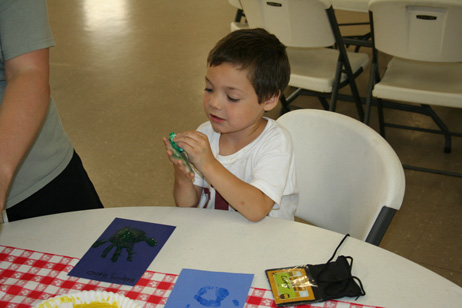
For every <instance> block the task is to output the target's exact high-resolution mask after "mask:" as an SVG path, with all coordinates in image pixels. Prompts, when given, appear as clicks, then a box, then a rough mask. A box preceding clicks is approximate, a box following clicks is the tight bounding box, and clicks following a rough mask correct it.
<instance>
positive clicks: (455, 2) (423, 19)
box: [369, 0, 462, 62]
mask: <svg viewBox="0 0 462 308" xmlns="http://www.w3.org/2000/svg"><path fill="white" fill-rule="evenodd" d="M369 11H371V12H372V15H373V27H374V41H375V47H376V48H377V49H378V50H381V51H383V52H385V53H387V54H389V55H392V56H396V57H401V58H405V59H412V60H418V61H432V62H461V61H462V34H461V33H462V1H461V0H370V2H369Z"/></svg>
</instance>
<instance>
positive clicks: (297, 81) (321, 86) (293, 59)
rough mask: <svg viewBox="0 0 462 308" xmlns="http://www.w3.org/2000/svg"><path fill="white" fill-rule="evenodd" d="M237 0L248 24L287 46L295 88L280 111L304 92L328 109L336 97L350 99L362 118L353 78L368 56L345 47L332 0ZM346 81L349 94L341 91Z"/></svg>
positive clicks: (365, 65)
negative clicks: (342, 93) (276, 38)
mask: <svg viewBox="0 0 462 308" xmlns="http://www.w3.org/2000/svg"><path fill="white" fill-rule="evenodd" d="M240 2H241V5H242V8H243V10H244V12H245V16H246V19H247V22H248V24H249V27H250V28H259V27H260V28H265V29H267V30H268V31H269V32H271V33H273V34H274V35H276V36H277V37H278V38H279V39H280V40H281V42H282V43H283V44H285V45H286V46H288V47H289V48H288V50H287V53H288V56H289V62H290V65H291V77H290V82H289V86H292V87H295V88H297V90H296V91H295V92H294V93H293V94H291V95H290V96H289V97H288V98H287V100H286V99H285V97H282V99H281V102H282V104H283V112H286V111H288V110H289V108H290V107H291V106H292V105H290V104H291V103H292V101H293V100H295V98H297V97H298V96H299V95H301V94H303V95H310V96H315V97H318V98H319V99H320V101H321V103H322V104H323V107H324V108H325V109H329V110H332V111H334V110H335V108H336V102H337V99H339V98H341V99H342V100H349V101H354V102H355V103H356V107H357V110H358V114H359V117H360V118H361V119H362V118H363V115H364V112H363V108H362V104H361V98H360V97H359V93H358V89H357V86H356V83H355V78H356V77H357V76H359V75H360V74H361V72H363V70H364V69H365V68H366V67H367V65H368V64H369V57H368V55H366V54H363V53H354V52H347V51H346V49H345V45H344V43H343V41H342V37H341V35H340V31H339V29H338V24H337V20H336V18H335V14H334V10H333V8H332V1H331V0H274V1H264V0H241V1H240ZM333 46H336V48H337V49H335V48H332V47H333ZM344 86H349V87H350V89H351V95H340V94H339V89H340V88H342V87H344ZM327 99H330V102H329V103H330V105H329V103H328V102H327Z"/></svg>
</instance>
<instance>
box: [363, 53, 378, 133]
mask: <svg viewBox="0 0 462 308" xmlns="http://www.w3.org/2000/svg"><path fill="white" fill-rule="evenodd" d="M376 70H377V63H375V62H372V64H371V73H370V77H369V87H368V89H367V100H366V114H365V115H364V124H366V125H369V121H370V117H371V108H372V100H373V97H372V90H373V89H374V85H375V71H376Z"/></svg>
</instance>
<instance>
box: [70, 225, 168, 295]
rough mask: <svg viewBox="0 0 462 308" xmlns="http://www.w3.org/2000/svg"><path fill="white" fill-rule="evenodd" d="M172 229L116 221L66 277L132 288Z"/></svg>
mask: <svg viewBox="0 0 462 308" xmlns="http://www.w3.org/2000/svg"><path fill="white" fill-rule="evenodd" d="M174 230H175V227H174V226H169V225H161V224H156V223H149V222H142V221H136V220H128V219H122V218H116V219H114V220H113V221H112V223H111V224H110V225H109V226H108V227H107V229H106V230H105V231H104V232H103V234H102V235H101V236H100V237H99V238H98V239H97V240H96V242H95V244H96V243H98V244H99V246H98V247H94V246H95V244H93V245H92V247H90V249H89V250H88V251H87V252H86V253H85V255H84V256H83V257H82V259H80V261H79V262H78V263H77V265H76V266H75V267H74V268H73V269H72V270H71V271H70V272H69V275H70V276H75V277H80V278H87V279H92V280H98V281H105V282H109V283H117V284H124V285H130V286H134V285H135V284H136V283H137V282H138V280H139V279H140V278H141V276H142V275H143V274H144V272H145V271H146V269H147V268H148V267H149V265H150V264H151V262H152V261H153V260H154V258H155V257H156V256H157V254H158V253H159V252H160V250H161V249H162V247H163V246H164V244H165V242H167V240H168V238H169V237H170V235H171V234H172V232H173V231H174ZM111 236H112V239H111ZM117 245H119V248H120V254H119V255H118V254H117V253H116V251H117ZM153 245H155V246H153ZM130 247H131V249H130ZM130 250H131V252H132V254H131V256H130V255H129V251H130ZM105 253H106V255H105ZM130 259H131V260H130Z"/></svg>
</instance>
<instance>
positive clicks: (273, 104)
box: [263, 92, 281, 111]
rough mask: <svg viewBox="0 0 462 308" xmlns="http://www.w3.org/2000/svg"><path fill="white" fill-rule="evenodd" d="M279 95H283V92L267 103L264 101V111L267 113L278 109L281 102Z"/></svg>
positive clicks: (272, 97)
mask: <svg viewBox="0 0 462 308" xmlns="http://www.w3.org/2000/svg"><path fill="white" fill-rule="evenodd" d="M279 95H281V92H279V93H278V94H277V95H276V94H275V95H273V96H271V97H270V98H268V99H267V100H266V101H264V102H263V109H264V110H265V111H270V110H272V109H273V108H274V107H276V106H277V104H278V102H279Z"/></svg>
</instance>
